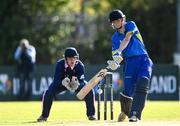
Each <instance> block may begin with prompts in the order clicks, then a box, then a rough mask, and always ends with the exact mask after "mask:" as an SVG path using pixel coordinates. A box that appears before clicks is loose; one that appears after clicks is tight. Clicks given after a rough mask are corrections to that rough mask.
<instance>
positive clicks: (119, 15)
mask: <svg viewBox="0 0 180 126" xmlns="http://www.w3.org/2000/svg"><path fill="white" fill-rule="evenodd" d="M124 17H125V15H124V14H123V12H122V11H120V10H113V11H112V12H110V14H109V22H112V21H114V20H117V19H120V18H124Z"/></svg>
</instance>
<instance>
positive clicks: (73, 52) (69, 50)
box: [64, 47, 79, 58]
mask: <svg viewBox="0 0 180 126" xmlns="http://www.w3.org/2000/svg"><path fill="white" fill-rule="evenodd" d="M64 57H65V58H67V57H69V58H70V57H77V58H79V54H78V52H77V50H76V48H74V47H68V48H66V50H65V52H64Z"/></svg>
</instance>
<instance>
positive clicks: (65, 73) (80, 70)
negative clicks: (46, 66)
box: [52, 59, 86, 85]
mask: <svg viewBox="0 0 180 126" xmlns="http://www.w3.org/2000/svg"><path fill="white" fill-rule="evenodd" d="M84 70H85V68H84V64H83V63H82V62H81V61H80V60H77V62H76V65H75V67H74V68H73V69H71V68H70V67H69V66H68V64H67V63H66V61H65V59H60V60H59V61H57V64H56V70H55V74H54V79H53V82H52V84H55V85H59V84H62V80H63V79H64V78H65V77H69V78H70V79H71V77H72V76H75V77H77V78H78V81H79V83H80V84H85V83H86V81H85V76H84Z"/></svg>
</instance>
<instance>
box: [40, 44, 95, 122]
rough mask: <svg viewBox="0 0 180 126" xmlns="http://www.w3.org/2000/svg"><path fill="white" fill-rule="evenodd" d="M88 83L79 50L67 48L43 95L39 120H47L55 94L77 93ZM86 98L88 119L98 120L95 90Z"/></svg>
mask: <svg viewBox="0 0 180 126" xmlns="http://www.w3.org/2000/svg"><path fill="white" fill-rule="evenodd" d="M86 83H87V82H86V81H85V77H84V65H83V63H82V62H81V61H80V60H79V54H78V52H77V50H76V49H75V48H73V47H68V48H66V50H65V53H64V58H63V59H60V60H59V61H58V62H57V65H56V70H55V74H54V80H53V82H52V83H51V85H50V86H49V88H48V90H46V91H45V93H44V95H43V99H42V102H43V109H42V114H41V116H40V117H39V118H38V119H37V121H38V122H42V121H46V120H47V118H48V116H49V113H50V109H51V105H52V102H53V99H54V97H55V95H57V94H58V93H60V92H62V91H65V90H69V91H70V92H75V93H77V92H79V91H80V90H81V88H82V87H84V85H85V84H86ZM84 100H85V102H86V108H87V112H86V115H87V117H88V119H89V120H96V118H95V107H94V102H95V101H94V92H93V90H91V91H90V92H89V93H88V95H87V96H86V97H85V99H84Z"/></svg>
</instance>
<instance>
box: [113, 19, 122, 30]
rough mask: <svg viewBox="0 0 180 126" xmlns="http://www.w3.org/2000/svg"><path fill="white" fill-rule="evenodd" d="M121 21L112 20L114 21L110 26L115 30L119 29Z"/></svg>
mask: <svg viewBox="0 0 180 126" xmlns="http://www.w3.org/2000/svg"><path fill="white" fill-rule="evenodd" d="M122 21H123V19H117V20H114V21H112V26H113V27H114V28H116V29H119V28H121V27H122Z"/></svg>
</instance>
